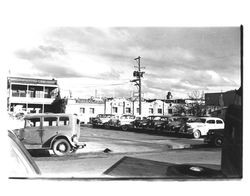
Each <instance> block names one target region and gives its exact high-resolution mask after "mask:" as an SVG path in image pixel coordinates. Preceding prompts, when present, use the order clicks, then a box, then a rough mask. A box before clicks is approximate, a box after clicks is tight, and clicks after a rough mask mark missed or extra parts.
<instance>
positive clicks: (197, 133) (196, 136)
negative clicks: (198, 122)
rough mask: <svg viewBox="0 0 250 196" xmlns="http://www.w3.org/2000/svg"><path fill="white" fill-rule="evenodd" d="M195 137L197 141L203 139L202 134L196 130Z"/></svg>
mask: <svg viewBox="0 0 250 196" xmlns="http://www.w3.org/2000/svg"><path fill="white" fill-rule="evenodd" d="M193 137H194V138H195V139H199V138H200V137H201V132H200V131H199V130H195V131H194V132H193Z"/></svg>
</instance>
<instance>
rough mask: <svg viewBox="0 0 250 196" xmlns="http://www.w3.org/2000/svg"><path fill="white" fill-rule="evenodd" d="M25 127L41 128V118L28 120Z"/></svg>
mask: <svg viewBox="0 0 250 196" xmlns="http://www.w3.org/2000/svg"><path fill="white" fill-rule="evenodd" d="M25 127H40V118H31V119H26V121H25Z"/></svg>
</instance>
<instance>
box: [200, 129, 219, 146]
mask: <svg viewBox="0 0 250 196" xmlns="http://www.w3.org/2000/svg"><path fill="white" fill-rule="evenodd" d="M223 139H224V129H210V130H209V131H208V133H207V135H206V136H205V138H204V142H205V143H208V144H212V145H214V146H217V147H221V146H222V145H223Z"/></svg>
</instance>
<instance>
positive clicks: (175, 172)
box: [103, 156, 225, 180]
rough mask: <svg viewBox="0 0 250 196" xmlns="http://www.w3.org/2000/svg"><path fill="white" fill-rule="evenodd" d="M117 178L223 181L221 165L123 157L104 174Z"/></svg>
mask: <svg viewBox="0 0 250 196" xmlns="http://www.w3.org/2000/svg"><path fill="white" fill-rule="evenodd" d="M103 174H104V175H107V176H113V177H116V178H125V179H129V178H132V179H133V178H136V179H137V178H139V179H141V178H142V179H148V178H149V179H150V178H151V179H152V178H153V179H158V178H159V179H164V178H165V179H179V180H181V179H186V180H187V179H216V178H218V179H222V178H224V177H225V176H224V175H223V174H222V173H221V171H220V165H212V164H173V163H167V162H159V161H152V160H147V159H140V158H135V157H126V156H125V157H123V158H121V159H120V160H119V161H118V162H116V163H115V164H114V165H112V166H111V167H110V168H109V169H107V170H106V171H105V172H104V173H103Z"/></svg>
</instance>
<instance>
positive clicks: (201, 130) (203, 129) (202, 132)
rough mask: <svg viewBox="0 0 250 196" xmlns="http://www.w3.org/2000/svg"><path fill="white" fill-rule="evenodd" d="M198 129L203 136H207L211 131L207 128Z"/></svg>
mask: <svg viewBox="0 0 250 196" xmlns="http://www.w3.org/2000/svg"><path fill="white" fill-rule="evenodd" d="M196 129H198V130H199V131H200V133H201V135H207V132H208V131H209V129H208V128H207V127H205V126H203V127H197V128H196Z"/></svg>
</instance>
